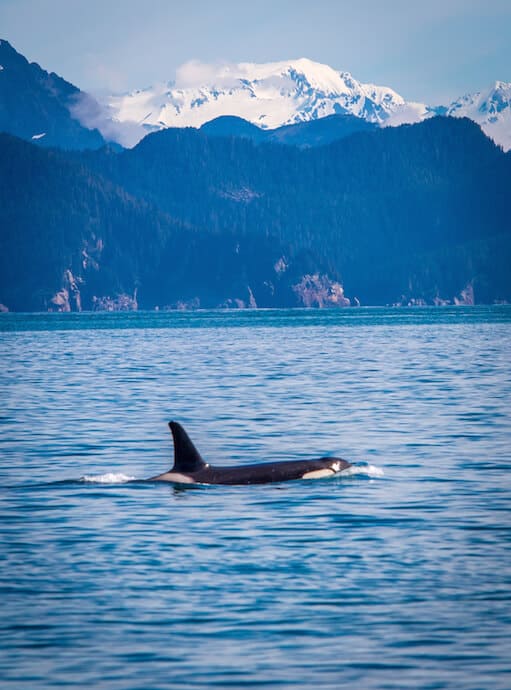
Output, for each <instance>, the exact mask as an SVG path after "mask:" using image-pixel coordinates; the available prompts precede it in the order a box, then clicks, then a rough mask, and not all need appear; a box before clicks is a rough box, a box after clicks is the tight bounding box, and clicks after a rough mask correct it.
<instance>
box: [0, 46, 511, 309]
mask: <svg viewBox="0 0 511 690" xmlns="http://www.w3.org/2000/svg"><path fill="white" fill-rule="evenodd" d="M243 70H244V71H243V74H244V75H245V76H244V77H243V79H244V81H243V82H240V77H239V70H238V71H236V70H235V69H234V68H231V69H230V72H229V74H227V76H226V75H225V74H224V75H223V77H222V78H223V79H224V81H223V82H222V84H218V83H217V79H216V77H215V75H214V74H213V76H212V84H213V83H216V86H210V87H207V88H206V87H197V86H188V87H187V88H186V89H185V88H184V86H183V85H182V86H181V88H180V89H178V90H177V91H179V93H180V96H179V97H180V98H181V101H180V102H176V98H177V96H176V93H177V91H176V90H175V88H174V87H172V88H171V87H168V88H167V91H161V92H158V93H159V96H158V99H159V100H158V99H156V100H155V98H153V96H154V92H153V91H151V90H149V91H147V92H139V94H138V95H135V96H127V97H125V98H124V99H120V100H117V101H115V103H114V102H112V104H111V105H110V106H108V107H105V106H103V105H101V104H99V103H97V102H96V101H95V100H94V99H93V98H91V97H90V96H89V95H88V94H85V93H83V92H82V91H80V90H79V89H78V88H76V87H75V86H73V85H72V84H69V83H68V82H65V81H64V80H63V79H61V78H60V77H58V76H57V75H55V74H48V73H47V72H45V71H44V70H42V69H41V68H40V67H39V66H38V65H36V64H34V63H28V62H27V60H26V59H25V58H24V57H23V56H21V55H19V54H18V53H17V52H16V51H15V50H14V49H13V48H12V47H11V46H10V45H9V44H8V43H7V42H6V41H1V42H0V129H3V130H4V131H5V133H2V134H0V311H3V310H5V309H8V310H13V311H37V310H48V309H49V310H56V311H69V310H81V309H108V310H110V309H112V310H117V309H135V308H138V307H141V308H145V309H154V308H159V309H166V308H196V307H226V308H230V307H235V308H239V307H247V308H250V307H255V306H259V307H295V306H302V307H310V306H314V307H343V306H347V305H349V304H352V305H358V304H362V305H379V304H414V305H416V304H444V303H458V304H473V303H493V302H499V301H507V302H510V301H511V272H510V270H509V267H510V265H511V221H510V215H509V190H510V189H511V152H509V153H505V152H503V150H502V148H500V147H499V146H497V145H496V144H495V143H494V142H492V141H491V140H490V139H489V138H487V137H486V136H485V135H484V134H483V132H482V131H481V129H480V127H479V126H478V125H477V124H475V123H474V122H473V121H471V120H469V119H467V118H465V117H446V116H433V113H432V112H431V110H428V109H427V108H425V107H424V106H420V105H417V104H407V103H405V102H404V101H403V100H402V99H400V97H399V96H398V95H397V94H396V93H395V92H393V91H391V90H390V89H385V88H380V87H375V86H371V85H367V84H365V85H362V84H359V83H358V82H355V80H353V79H352V77H350V76H349V75H348V74H346V73H337V72H335V71H334V70H331V69H330V68H328V67H325V66H321V65H320V66H319V67H318V66H317V65H315V63H311V62H310V61H306V60H300V61H295V62H293V63H272V65H270V66H268V65H256V66H247V65H245V66H244V67H243ZM199 71H200V70H199ZM224 71H225V70H224ZM195 75H197V70H195ZM188 76H189V75H188ZM180 78H181V79H182V78H183V75H181V77H180ZM508 95H509V91H508V86H507V85H506V84H501V83H499V84H497V85H496V87H495V89H493V90H492V91H490V92H488V93H487V94H480V95H479V96H477V97H475V96H474V97H467V98H465V99H462V100H460V101H459V102H457V103H456V104H453V105H452V106H450V108H449V109H447V108H446V109H444V111H443V114H444V115H446V114H449V112H451V111H452V112H451V114H453V115H456V116H458V115H460V116H461V115H462V114H463V113H469V112H470V113H471V114H472V116H473V117H474V118H475V117H476V116H477V117H479V116H480V117H481V118H483V119H484V123H483V126H485V127H491V128H493V129H492V131H493V134H494V136H497V135H498V136H499V137H504V136H505V135H506V132H507V131H508V129H506V127H507V125H506V122H507V121H508V119H507V118H509V112H510V108H509V98H508ZM144 99H145V101H144ZM506 99H507V100H506ZM143 102H145V103H146V105H151V108H153V106H154V109H149V110H147V111H146V114H145V115H144V117H143V118H142V117H141V119H140V120H139V121H132V120H130V119H128V120H126V121H124V122H121V121H119V120H116V119H115V118H114V117H113V115H114V114H115V113H114V112H113V110H112V109H113V108H114V105H115V104H117V105H115V107H116V108H117V111H116V112H117V115H118V117H128V115H129V117H130V118H131V117H135V113H136V110H137V108H139V107H140V108H141V107H142V103H143ZM236 103H238V104H240V109H239V111H238V112H237V113H236V112H235V113H234V114H224V110H225V109H227V108H229V109H230V108H231V105H232V107H233V108H234V105H235V104H236ZM155 104H156V105H155ZM156 106H157V107H156ZM130 108H131V111H130V112H131V114H129V113H128V115H126V112H127V111H129V110H130ZM123 109H127V110H126V111H125V110H123ZM123 113H124V114H123ZM141 113H142V111H140V113H139V114H141ZM258 113H259V115H258ZM240 115H242V116H244V117H240ZM261 115H265V116H266V117H265V118H262V119H261V117H260V116H261ZM164 116H165V119H163V117H164ZM137 117H138V116H137ZM173 118H174V119H173ZM176 118H178V120H176ZM179 118H181V119H182V124H186V125H187V126H186V127H168V126H167V125H168V123H169V122H174V123H176V122H177V121H179V122H181V120H179ZM187 118H193V124H194V125H197V127H190V126H188V125H190V124H192V123H191V122H190V121H189V120H187ZM254 118H255V119H256V121H257V122H258V123H259V124H254V122H253V121H250V120H254ZM407 118H412V119H418V120H420V121H419V122H417V123H415V124H405V125H401V126H382V125H388V124H393V125H397V123H398V122H399V121H400V120H406V119H407ZM261 124H262V125H265V126H259V125H261ZM270 124H271V126H269V125H270ZM151 129H153V130H160V131H155V132H153V133H150V134H147V131H148V130H151ZM100 132H101V133H102V134H100ZM141 133H145V134H146V136H145V137H144V138H143V139H142V140H141V141H140V142H139V143H138V144H136V145H135V146H133V148H127V149H125V148H122V147H121V146H119V145H118V144H112V143H111V142H112V141H114V142H116V141H119V140H120V141H123V142H124V143H127V142H128V141H131V143H133V141H136V140H138V139H139V138H140V136H141ZM502 140H503V139H502ZM105 141H107V142H110V143H108V145H106V144H105ZM283 144H285V146H284V145H283Z"/></svg>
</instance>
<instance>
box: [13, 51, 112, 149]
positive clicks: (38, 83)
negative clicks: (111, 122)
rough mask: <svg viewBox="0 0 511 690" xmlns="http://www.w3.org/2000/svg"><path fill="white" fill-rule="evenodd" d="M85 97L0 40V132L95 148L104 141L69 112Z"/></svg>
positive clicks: (71, 146)
mask: <svg viewBox="0 0 511 690" xmlns="http://www.w3.org/2000/svg"><path fill="white" fill-rule="evenodd" d="M82 97H85V95H84V94H83V93H82V92H81V91H80V90H79V89H77V88H76V87H75V86H73V85H72V84H70V83H69V82H67V81H65V80H64V79H62V78H61V77H59V76H57V75H56V74H54V73H51V74H49V73H48V72H45V71H44V70H43V69H41V68H40V67H39V65H37V64H36V63H34V62H33V63H29V62H28V61H27V60H26V59H25V58H24V57H23V56H22V55H20V54H19V53H17V52H16V51H15V50H14V48H13V47H12V46H11V45H10V44H9V43H8V42H7V41H4V40H0V132H7V133H10V134H13V135H15V136H18V137H21V138H22V139H26V140H28V141H33V142H34V143H37V144H39V145H41V146H58V147H60V148H63V149H94V148H99V147H100V146H102V145H103V144H104V143H105V142H104V140H103V137H102V136H101V134H100V133H99V132H98V131H97V130H92V129H87V128H86V127H84V126H83V125H82V124H80V122H79V121H78V119H76V118H75V117H74V116H73V115H72V114H71V112H70V109H71V110H72V109H73V107H74V106H76V104H77V103H78V99H80V98H82Z"/></svg>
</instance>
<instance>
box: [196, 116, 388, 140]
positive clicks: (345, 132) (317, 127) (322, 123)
mask: <svg viewBox="0 0 511 690" xmlns="http://www.w3.org/2000/svg"><path fill="white" fill-rule="evenodd" d="M374 129H376V125H375V124H373V123H370V122H366V121H365V120H362V119H361V118H359V117H355V116H354V115H327V116H326V117H322V118H320V119H319V120H308V121H307V122H300V123H298V124H296V125H284V126H283V127H277V128H276V129H261V128H259V127H257V126H256V125H253V124H252V123H250V122H248V121H247V120H243V119H242V118H239V117H233V116H228V115H224V116H221V117H217V118H216V119H215V120H211V121H210V122H206V123H205V124H204V125H202V126H201V127H200V130H201V132H203V133H204V134H207V135H208V136H222V137H226V136H227V137H240V138H245V139H251V140H252V141H254V142H257V143H262V142H266V143H276V144H287V145H289V146H299V147H301V148H308V147H311V146H324V145H325V144H330V143H331V142H333V141H337V140H338V139H343V138H344V137H347V136H350V135H351V134H354V133H355V132H371V131H373V130H374Z"/></svg>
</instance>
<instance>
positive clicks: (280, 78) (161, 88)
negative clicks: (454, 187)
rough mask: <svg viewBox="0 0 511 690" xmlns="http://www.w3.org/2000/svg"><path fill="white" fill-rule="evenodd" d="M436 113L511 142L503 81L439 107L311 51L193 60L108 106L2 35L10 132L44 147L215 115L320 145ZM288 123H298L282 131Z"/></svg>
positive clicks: (99, 140)
mask: <svg viewBox="0 0 511 690" xmlns="http://www.w3.org/2000/svg"><path fill="white" fill-rule="evenodd" d="M336 115H337V116H340V117H338V118H337V120H334V119H330V121H329V122H328V123H322V124H321V125H315V126H314V129H311V130H309V129H308V128H307V127H304V126H303V123H307V122H314V123H319V122H321V120H324V119H325V118H331V117H332V116H336ZM435 115H448V116H452V117H468V118H470V119H471V120H473V121H474V122H476V123H477V124H479V125H480V126H481V127H482V129H483V131H484V132H485V133H486V134H487V135H488V136H490V137H491V138H492V139H493V140H494V141H495V142H496V143H497V144H499V145H501V146H502V147H503V148H504V150H508V149H509V148H511V83H505V82H495V84H494V85H493V86H491V87H490V88H488V89H486V91H482V92H480V93H475V94H469V95H466V96H464V97H462V98H459V99H457V100H456V101H454V102H453V103H451V104H448V105H446V106H445V107H429V106H427V105H426V104H423V103H415V102H407V101H405V100H404V98H403V97H402V96H400V95H399V94H398V93H396V91H394V90H392V89H390V88H388V87H385V86H376V85H374V84H364V83H361V82H359V81H357V80H356V79H355V78H354V77H353V76H352V75H351V74H350V73H349V72H339V71H337V70H334V69H332V68H331V67H329V66H328V65H322V64H320V63H317V62H313V61H311V60H307V59H305V58H302V59H299V60H289V61H285V62H273V63H265V64H255V63H241V64H224V65H217V66H211V65H208V66H204V65H198V64H195V63H192V64H190V65H188V66H186V65H185V66H183V67H182V68H181V69H180V70H179V72H178V79H177V82H176V83H174V82H168V83H164V84H159V85H156V86H153V87H150V88H147V89H143V90H139V91H133V92H132V93H129V94H124V95H116V96H112V97H111V98H109V99H106V101H105V102H103V103H98V102H97V101H96V100H95V99H94V98H93V97H92V96H90V95H89V94H87V93H85V92H83V91H80V90H79V89H78V88H77V87H75V86H73V85H72V84H69V83H68V82H66V81H65V80H64V79H62V78H61V77H58V76H57V75H55V74H48V73H47V72H45V71H44V70H43V69H41V68H40V67H39V66H38V65H37V64H35V63H29V62H28V61H27V60H26V59H25V58H24V57H23V56H22V55H20V54H19V53H17V52H16V51H15V50H14V48H13V47H12V46H11V45H10V44H9V43H8V42H7V41H5V40H2V41H0V131H5V132H8V133H11V134H15V135H16V136H20V137H22V138H24V139H26V140H29V141H30V140H31V141H34V142H35V143H37V144H40V145H43V146H59V147H61V148H66V149H84V148H98V147H100V146H101V145H102V144H103V143H104V142H105V141H108V142H116V143H118V144H121V145H123V146H133V145H134V144H136V143H137V142H138V141H140V139H142V138H143V137H144V136H146V135H147V134H148V133H151V132H155V131H159V130H161V129H165V128H168V127H201V126H203V125H204V124H206V123H208V122H210V121H212V120H214V121H215V124H214V125H213V126H212V127H211V129H210V133H214V131H215V132H216V133H217V134H218V133H219V132H220V129H221V128H223V130H224V133H225V134H224V135H227V136H237V135H238V132H239V130H240V127H241V126H242V125H241V124H240V123H239V122H238V123H237V124H235V122H234V121H230V122H229V121H228V120H223V121H222V120H221V121H218V118H224V117H236V118H238V119H243V120H246V121H247V122H248V123H251V124H252V125H256V126H257V127H258V128H259V130H262V131H265V132H268V131H273V132H274V133H273V134H272V135H265V136H263V135H259V134H258V133H257V131H256V130H255V129H254V128H252V129H250V130H249V128H248V127H245V132H244V136H248V132H249V131H250V138H251V139H253V140H254V141H255V140H256V139H258V140H259V141H279V142H280V143H286V144H292V145H298V146H315V145H322V144H324V143H328V142H329V141H332V140H335V139H337V138H342V137H343V136H347V135H349V134H351V133H353V131H355V130H357V129H358V130H361V129H368V128H369V127H373V128H374V127H385V126H397V125H400V124H406V123H408V124H409V123H415V122H420V121H422V120H424V119H427V118H430V117H433V116H435ZM362 123H364V124H362ZM300 125H302V126H300ZM367 125H368V126H369V127H368V126H367ZM230 126H233V127H234V130H233V132H231V131H230V129H229V128H230ZM285 126H296V128H295V129H294V130H286V131H280V132H277V131H276V130H278V129H280V128H282V127H285ZM100 132H101V134H100Z"/></svg>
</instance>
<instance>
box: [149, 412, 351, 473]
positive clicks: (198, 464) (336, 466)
mask: <svg viewBox="0 0 511 690" xmlns="http://www.w3.org/2000/svg"><path fill="white" fill-rule="evenodd" d="M169 427H170V430H171V432H172V438H173V440H174V466H173V467H172V469H171V470H169V471H168V472H164V473H163V474H159V475H157V476H156V477H151V478H150V479H149V480H148V481H159V482H173V483H175V484H270V483H272V482H285V481H289V480H291V479H320V478H321V477H330V476H333V475H334V474H337V473H339V472H342V470H345V469H346V468H347V467H350V466H351V465H350V463H349V462H348V461H347V460H343V459H342V458H333V457H331V458H319V459H317V460H287V461H282V462H265V463H259V464H257V465H239V466H237V467H213V466H212V465H208V463H206V462H204V460H203V459H202V457H201V456H200V453H199V451H198V450H197V449H196V448H195V446H194V445H193V443H192V441H191V440H190V437H189V436H188V434H187V433H186V431H185V430H184V429H183V427H182V426H181V425H180V424H178V423H177V422H169Z"/></svg>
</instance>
